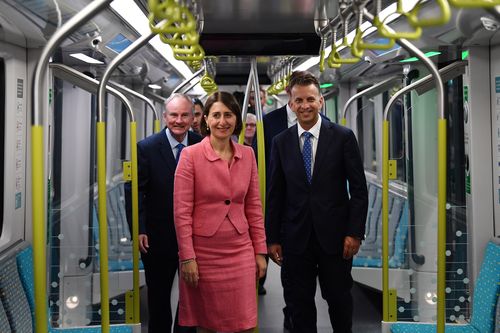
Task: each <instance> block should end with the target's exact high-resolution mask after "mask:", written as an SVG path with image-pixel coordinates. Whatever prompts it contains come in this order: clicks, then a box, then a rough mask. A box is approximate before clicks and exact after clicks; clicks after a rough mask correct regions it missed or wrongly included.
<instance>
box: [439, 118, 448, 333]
mask: <svg viewBox="0 0 500 333" xmlns="http://www.w3.org/2000/svg"><path fill="white" fill-rule="evenodd" d="M437 252H438V253H437V332H438V333H444V331H445V323H446V295H445V288H446V119H439V120H438V245H437Z"/></svg>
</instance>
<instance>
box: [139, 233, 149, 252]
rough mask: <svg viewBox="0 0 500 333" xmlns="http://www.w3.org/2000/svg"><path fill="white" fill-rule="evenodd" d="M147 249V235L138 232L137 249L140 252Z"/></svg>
mask: <svg viewBox="0 0 500 333" xmlns="http://www.w3.org/2000/svg"><path fill="white" fill-rule="evenodd" d="M148 249H149V242H148V235H146V234H139V250H140V251H141V252H142V253H148Z"/></svg>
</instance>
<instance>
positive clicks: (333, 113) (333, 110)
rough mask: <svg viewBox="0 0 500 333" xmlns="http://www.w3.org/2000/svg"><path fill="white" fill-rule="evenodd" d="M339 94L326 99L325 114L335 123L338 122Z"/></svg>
mask: <svg viewBox="0 0 500 333" xmlns="http://www.w3.org/2000/svg"><path fill="white" fill-rule="evenodd" d="M337 111H338V110H337V96H336V95H331V96H329V97H327V98H326V99H325V115H326V116H327V117H328V119H330V121H331V122H333V123H338V117H337Z"/></svg>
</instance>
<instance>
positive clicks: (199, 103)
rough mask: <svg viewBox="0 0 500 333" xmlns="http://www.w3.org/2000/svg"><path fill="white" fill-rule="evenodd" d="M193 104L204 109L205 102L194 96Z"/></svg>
mask: <svg viewBox="0 0 500 333" xmlns="http://www.w3.org/2000/svg"><path fill="white" fill-rule="evenodd" d="M193 104H194V105H199V106H200V107H201V108H202V109H203V102H202V101H200V100H199V99H198V98H193Z"/></svg>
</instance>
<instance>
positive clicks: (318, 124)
mask: <svg viewBox="0 0 500 333" xmlns="http://www.w3.org/2000/svg"><path fill="white" fill-rule="evenodd" d="M320 128H321V116H318V121H317V122H316V124H314V126H313V127H311V128H310V129H309V131H307V132H309V133H311V134H312V136H313V137H315V138H316V139H319V129H320ZM297 129H298V132H299V138H300V137H301V136H302V133H304V132H306V130H305V129H303V128H302V126H300V123H299V122H297Z"/></svg>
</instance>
